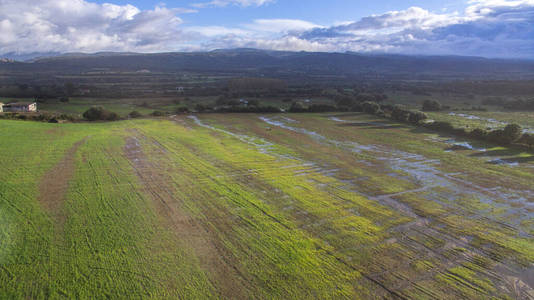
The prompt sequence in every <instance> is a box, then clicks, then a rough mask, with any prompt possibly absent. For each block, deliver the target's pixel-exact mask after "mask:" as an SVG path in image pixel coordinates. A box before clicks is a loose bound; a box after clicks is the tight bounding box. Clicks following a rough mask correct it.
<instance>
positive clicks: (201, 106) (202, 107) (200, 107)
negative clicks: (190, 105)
mask: <svg viewBox="0 0 534 300" xmlns="http://www.w3.org/2000/svg"><path fill="white" fill-rule="evenodd" d="M211 109H212V108H211V107H209V106H207V105H204V104H201V103H197V104H196V105H195V111H197V112H205V111H208V110H211Z"/></svg>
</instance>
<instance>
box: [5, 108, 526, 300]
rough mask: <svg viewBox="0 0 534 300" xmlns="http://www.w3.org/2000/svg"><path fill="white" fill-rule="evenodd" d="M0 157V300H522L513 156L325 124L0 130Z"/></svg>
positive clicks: (270, 121)
mask: <svg viewBox="0 0 534 300" xmlns="http://www.w3.org/2000/svg"><path fill="white" fill-rule="evenodd" d="M128 109H129V108H128ZM487 114H488V115H487V117H488V118H490V117H495V116H493V115H489V113H487ZM431 117H433V116H431ZM450 117H453V116H450ZM457 144H462V145H466V144H468V145H469V147H462V148H461V149H460V148H457V147H454V146H455V145H457ZM0 151H1V152H0V153H1V154H2V171H1V172H0V298H48V297H52V298H63V297H64V298H88V297H91V296H93V295H102V297H110V298H117V297H122V296H123V295H129V296H130V297H133V298H136V297H137V298H138V297H155V298H187V299H207V298H240V299H248V298H260V299H296V298H299V299H309V298H318V299H340V298H347V299H355V298H382V297H386V298H417V299H454V298H458V299H465V298H468V299H490V298H525V299H529V298H532V297H534V291H533V290H532V288H531V286H534V187H533V184H532V183H533V182H534V156H533V155H532V154H531V153H529V152H523V151H522V150H518V149H507V148H503V147H495V146H494V145H486V144H480V143H478V144H477V143H473V142H472V141H469V140H456V139H455V138H454V137H452V136H445V135H438V134H436V133H432V132H430V131H426V130H424V129H421V128H416V127H411V126H409V125H403V124H397V123H392V122H390V121H388V120H386V119H382V118H377V117H373V116H368V115H363V114H358V113H345V114H343V113H337V114H276V115H269V114H266V115H258V114H224V115H223V114H200V115H196V116H195V115H178V116H171V117H165V118H161V119H141V120H135V121H119V122H111V123H78V124H76V123H74V124H48V123H37V122H23V121H5V120H0Z"/></svg>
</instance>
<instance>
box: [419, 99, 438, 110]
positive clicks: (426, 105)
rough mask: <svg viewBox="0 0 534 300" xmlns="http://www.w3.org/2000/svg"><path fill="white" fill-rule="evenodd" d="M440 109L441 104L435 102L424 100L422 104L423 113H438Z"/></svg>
mask: <svg viewBox="0 0 534 300" xmlns="http://www.w3.org/2000/svg"><path fill="white" fill-rule="evenodd" d="M441 109H442V107H441V103H439V102H438V101H436V100H425V102H423V111H440V110H441Z"/></svg>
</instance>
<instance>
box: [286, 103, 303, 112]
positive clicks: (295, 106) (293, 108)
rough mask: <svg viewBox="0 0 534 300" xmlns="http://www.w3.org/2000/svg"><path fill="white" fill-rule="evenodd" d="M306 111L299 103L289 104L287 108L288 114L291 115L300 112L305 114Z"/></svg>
mask: <svg viewBox="0 0 534 300" xmlns="http://www.w3.org/2000/svg"><path fill="white" fill-rule="evenodd" d="M305 111H306V108H304V105H302V103H300V102H293V103H292V104H291V107H290V108H289V112H292V113H300V112H305Z"/></svg>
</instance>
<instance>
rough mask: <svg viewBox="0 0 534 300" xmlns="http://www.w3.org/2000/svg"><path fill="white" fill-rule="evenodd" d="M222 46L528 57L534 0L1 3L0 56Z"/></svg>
mask: <svg viewBox="0 0 534 300" xmlns="http://www.w3.org/2000/svg"><path fill="white" fill-rule="evenodd" d="M229 48H258V49H268V50H287V51H324V52H346V51H353V52H361V53H391V54H407V55H469V56H484V57H502V58H528V59H534V0H450V1H443V0H426V1H423V0H418V1H398V0H396V1H394V0H372V1H361V0H328V1H325V0H107V1H103V0H37V1H36V0H0V56H2V55H4V56H7V55H8V54H11V55H12V54H21V55H22V54H28V53H67V52H86V53H94V52H102V51H116V52H127V51H128V52H170V51H210V50H214V49H229Z"/></svg>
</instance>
